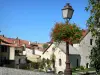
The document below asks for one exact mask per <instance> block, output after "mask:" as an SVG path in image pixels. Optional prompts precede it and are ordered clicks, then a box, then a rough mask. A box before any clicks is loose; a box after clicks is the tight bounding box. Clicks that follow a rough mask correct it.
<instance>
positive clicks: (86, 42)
mask: <svg viewBox="0 0 100 75" xmlns="http://www.w3.org/2000/svg"><path fill="white" fill-rule="evenodd" d="M90 39H93V42H92V43H93V45H90ZM94 45H95V38H93V37H92V35H91V32H89V33H88V34H87V35H86V36H85V37H84V38H83V39H82V40H81V42H80V46H79V50H80V55H81V65H82V66H86V64H87V63H90V60H89V55H90V52H91V49H92V47H93V46H94Z"/></svg>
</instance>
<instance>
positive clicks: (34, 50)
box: [23, 43, 43, 62]
mask: <svg viewBox="0 0 100 75" xmlns="http://www.w3.org/2000/svg"><path fill="white" fill-rule="evenodd" d="M42 53H43V48H42V47H41V46H40V44H37V43H31V47H30V48H25V51H24V52H23V54H24V55H26V57H27V59H28V60H29V61H31V62H40V56H41V55H42Z"/></svg>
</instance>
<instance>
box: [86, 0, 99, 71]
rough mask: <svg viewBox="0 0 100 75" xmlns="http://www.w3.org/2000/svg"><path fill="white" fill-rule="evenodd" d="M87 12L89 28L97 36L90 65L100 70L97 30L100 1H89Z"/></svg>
mask: <svg viewBox="0 0 100 75" xmlns="http://www.w3.org/2000/svg"><path fill="white" fill-rule="evenodd" d="M86 11H90V17H89V19H88V20H87V26H88V27H89V30H90V31H91V32H92V35H93V36H96V37H97V38H96V40H95V46H94V47H93V48H92V50H91V54H90V61H91V62H90V65H91V66H92V67H94V68H95V69H96V70H99V69H100V36H98V34H97V33H99V34H100V32H98V30H97V28H99V26H100V23H99V18H100V0H88V6H87V7H86Z"/></svg>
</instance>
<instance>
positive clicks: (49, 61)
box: [46, 59, 52, 69]
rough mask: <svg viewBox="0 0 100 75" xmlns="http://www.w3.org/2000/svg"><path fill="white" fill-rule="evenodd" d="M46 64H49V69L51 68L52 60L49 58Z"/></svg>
mask: <svg viewBox="0 0 100 75" xmlns="http://www.w3.org/2000/svg"><path fill="white" fill-rule="evenodd" d="M46 64H47V69H51V64H52V63H51V60H49V59H47V60H46Z"/></svg>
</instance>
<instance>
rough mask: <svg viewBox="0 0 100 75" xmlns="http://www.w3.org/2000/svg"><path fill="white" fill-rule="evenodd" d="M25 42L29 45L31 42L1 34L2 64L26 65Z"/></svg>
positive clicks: (0, 50) (0, 55) (0, 53)
mask: <svg viewBox="0 0 100 75" xmlns="http://www.w3.org/2000/svg"><path fill="white" fill-rule="evenodd" d="M24 44H25V45H26V46H27V47H29V42H27V41H25V40H20V39H18V38H16V39H14V38H7V37H5V36H2V35H0V66H7V67H19V66H20V65H25V64H26V56H25V55H23V51H24V50H25V48H24V46H23V45H24Z"/></svg>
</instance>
